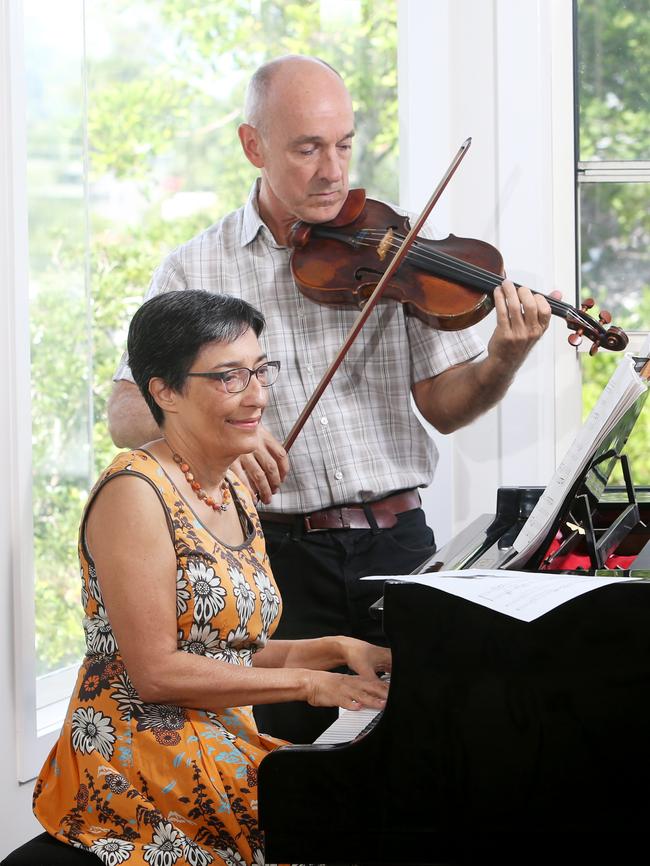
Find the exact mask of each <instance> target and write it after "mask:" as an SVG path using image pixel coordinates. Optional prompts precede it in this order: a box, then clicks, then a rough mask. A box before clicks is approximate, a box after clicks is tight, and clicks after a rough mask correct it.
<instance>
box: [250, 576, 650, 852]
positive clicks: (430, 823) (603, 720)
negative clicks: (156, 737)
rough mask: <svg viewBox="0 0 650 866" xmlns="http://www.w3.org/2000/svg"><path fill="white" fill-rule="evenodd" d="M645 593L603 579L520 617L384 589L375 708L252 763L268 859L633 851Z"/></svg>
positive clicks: (645, 714)
mask: <svg viewBox="0 0 650 866" xmlns="http://www.w3.org/2000/svg"><path fill="white" fill-rule="evenodd" d="M649 621H650V587H649V585H648V583H647V582H646V581H645V580H641V581H638V582H634V583H617V584H615V585H609V586H605V587H602V588H600V589H598V590H595V591H593V592H590V593H587V594H586V595H583V596H580V597H578V598H576V599H573V600H572V601H569V602H567V603H565V604H563V605H561V606H560V607H558V608H555V609H554V610H552V611H550V612H549V613H548V614H546V615H545V616H543V617H540V618H539V619H537V620H534V621H533V622H530V623H524V622H521V621H519V620H515V619H513V618H511V617H507V616H505V615H502V614H499V613H496V612H494V611H492V610H489V609H488V608H485V607H482V606H480V605H477V604H474V603H472V602H467V601H465V600H463V599H459V598H457V597H455V596H452V595H450V594H448V593H444V592H442V591H438V590H435V589H431V588H429V587H425V586H421V585H418V584H412V583H400V582H389V583H387V584H386V586H385V606H384V626H385V631H386V634H387V636H388V639H389V641H390V644H391V646H392V648H393V660H394V665H393V673H392V677H391V688H390V694H389V698H388V703H387V706H386V709H385V710H384V712H383V714H382V716H381V717H380V719H379V721H378V723H377V725H376V726H375V728H374V729H373V730H372V731H371V732H370V733H368V734H367V735H366V736H365V737H362V738H361V739H360V740H358V741H356V742H355V743H353V744H351V745H337V746H330V747H327V746H325V747H316V748H315V747H310V746H288V747H284V748H281V749H279V750H277V751H276V752H274V753H272V754H271V755H269V756H268V757H266V758H265V759H264V760H263V761H262V764H261V766H260V776H259V785H260V787H259V806H260V825H261V827H262V829H263V830H264V831H265V833H266V834H267V843H268V847H267V852H266V854H267V857H268V858H269V859H270V860H272V861H273V862H278V861H284V862H312V863H313V862H319V863H334V862H354V863H364V862H376V863H385V864H388V863H391V864H395V863H406V864H409V863H413V864H415V863H421V864H433V863H481V864H483V863H513V864H514V863H518V864H520V866H525V864H528V863H530V864H532V863H536V864H538V863H546V864H554V866H559V864H569V863H571V864H590V866H593V864H603V863H608V864H609V866H622V864H626V863H641V862H647V854H646V855H644V856H641V857H639V855H638V853H637V851H638V846H639V844H640V843H643V847H642V849H641V850H644V848H645V838H644V836H645V834H646V825H647V815H648V814H649V813H650V785H649V784H648V782H647V779H648V775H649V773H650V737H648V732H647V723H648V718H650V628H648V622H649Z"/></svg>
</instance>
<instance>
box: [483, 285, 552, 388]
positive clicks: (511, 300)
mask: <svg viewBox="0 0 650 866" xmlns="http://www.w3.org/2000/svg"><path fill="white" fill-rule="evenodd" d="M494 306H495V309H496V314H497V326H496V328H495V330H494V333H493V334H492V338H491V339H490V342H489V343H488V355H489V356H490V357H491V358H492V359H493V360H495V361H497V362H498V363H499V364H500V365H501V366H502V368H503V371H504V372H506V373H508V372H509V373H514V372H515V371H516V370H517V369H518V368H519V367H520V366H521V364H522V363H523V361H524V359H525V358H526V356H527V355H528V353H529V352H530V350H531V349H532V348H533V346H534V345H535V343H536V342H537V341H538V340H539V338H540V337H541V336H542V334H543V333H544V332H545V331H546V329H547V328H548V325H549V322H550V321H551V308H550V306H549V303H548V301H547V300H546V298H545V297H544V296H543V295H539V294H533V293H532V292H531V290H530V289H528V288H526V286H520V287H519V288H518V289H517V288H516V287H515V285H514V283H513V282H512V281H511V280H504V281H503V283H502V285H501V286H499V287H498V288H496V289H495V290H494Z"/></svg>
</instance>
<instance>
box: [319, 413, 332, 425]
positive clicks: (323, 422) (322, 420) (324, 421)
mask: <svg viewBox="0 0 650 866" xmlns="http://www.w3.org/2000/svg"><path fill="white" fill-rule="evenodd" d="M320 423H321V424H322V425H323V427H327V425H328V424H329V423H330V422H329V421H328V420H327V418H326V417H325V416H324V415H323V417H322V418H321V419H320Z"/></svg>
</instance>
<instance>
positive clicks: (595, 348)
mask: <svg viewBox="0 0 650 866" xmlns="http://www.w3.org/2000/svg"><path fill="white" fill-rule="evenodd" d="M599 348H600V343H599V342H598V340H594V342H593V343H592V344H591V348H590V349H589V354H590V355H595V354H596V352H597V351H598V349H599Z"/></svg>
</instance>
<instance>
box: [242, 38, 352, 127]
mask: <svg viewBox="0 0 650 866" xmlns="http://www.w3.org/2000/svg"><path fill="white" fill-rule="evenodd" d="M323 87H326V88H332V87H333V88H335V89H337V90H340V91H341V95H342V97H343V98H344V99H345V98H347V99H348V100H350V96H349V94H348V92H347V88H346V87H345V84H344V83H343V79H342V78H341V76H340V75H339V73H338V72H337V71H336V70H335V69H334V68H333V67H332V66H330V65H329V63H326V62H325V61H324V60H321V59H320V58H318V57H307V56H305V55H302V54H287V55H285V56H284V57H277V58H275V60H269V62H268V63H264V64H263V65H262V66H260V67H259V68H258V69H257V70H256V71H255V73H254V74H253V76H252V78H251V80H250V82H249V85H248V90H247V91H246V102H245V105H244V120H245V122H246V123H248V124H250V125H251V126H254V127H255V128H256V129H258V130H259V131H260V133H262V134H264V133H265V131H266V129H267V127H268V119H269V117H270V116H272V114H273V113H274V112H275V111H276V110H279V111H282V106H283V104H284V105H286V100H287V99H292V98H294V97H295V96H296V95H297V94H299V93H304V92H305V91H307V92H309V91H312V92H317V91H319V90H321V89H323Z"/></svg>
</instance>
